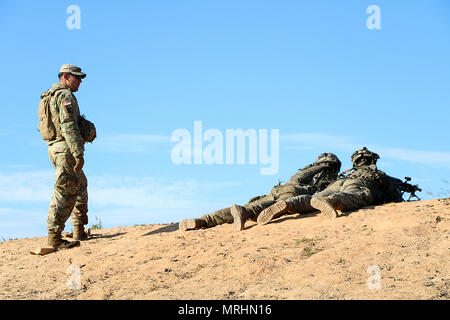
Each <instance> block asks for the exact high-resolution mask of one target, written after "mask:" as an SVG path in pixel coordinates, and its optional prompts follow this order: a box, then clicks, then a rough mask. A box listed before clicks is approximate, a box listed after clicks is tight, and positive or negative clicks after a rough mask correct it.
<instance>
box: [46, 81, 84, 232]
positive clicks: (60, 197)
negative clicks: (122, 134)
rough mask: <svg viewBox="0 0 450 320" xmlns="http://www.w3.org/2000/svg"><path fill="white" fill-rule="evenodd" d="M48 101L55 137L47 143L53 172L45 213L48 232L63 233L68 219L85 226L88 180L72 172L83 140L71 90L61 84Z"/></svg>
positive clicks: (74, 223) (73, 223)
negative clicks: (53, 178) (54, 172)
mask: <svg viewBox="0 0 450 320" xmlns="http://www.w3.org/2000/svg"><path fill="white" fill-rule="evenodd" d="M53 88H54V89H58V91H57V92H56V93H55V95H54V97H53V98H52V100H51V104H50V108H51V111H52V118H53V117H58V118H57V119H53V122H54V123H59V126H57V127H58V128H57V136H56V138H55V139H54V140H52V141H49V142H48V143H47V144H48V155H49V158H50V161H51V163H52V165H53V166H54V167H55V169H56V176H55V185H54V190H53V196H52V199H51V202H50V208H49V212H48V220H47V230H48V231H49V232H62V231H63V230H64V224H65V222H66V221H67V219H68V218H69V217H70V216H72V225H74V226H77V225H85V224H87V223H88V216H87V212H88V206H87V204H88V193H87V179H86V176H85V175H84V172H83V171H82V170H81V171H80V172H78V173H77V172H75V170H74V166H75V158H76V157H77V156H79V155H83V153H84V141H83V138H82V136H81V133H80V130H79V126H78V124H79V122H80V118H81V117H80V110H79V107H78V102H77V99H76V98H75V96H74V94H73V93H72V92H71V90H70V89H69V88H67V87H65V86H64V85H62V84H59V83H57V84H54V85H53Z"/></svg>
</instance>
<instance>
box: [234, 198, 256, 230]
mask: <svg viewBox="0 0 450 320" xmlns="http://www.w3.org/2000/svg"><path fill="white" fill-rule="evenodd" d="M231 215H232V216H233V219H234V221H233V224H234V228H235V229H236V230H237V231H242V230H244V229H245V222H246V221H247V220H249V219H251V218H252V217H253V214H252V213H251V212H249V211H248V210H247V209H246V208H245V207H243V206H239V205H237V204H233V206H232V207H231Z"/></svg>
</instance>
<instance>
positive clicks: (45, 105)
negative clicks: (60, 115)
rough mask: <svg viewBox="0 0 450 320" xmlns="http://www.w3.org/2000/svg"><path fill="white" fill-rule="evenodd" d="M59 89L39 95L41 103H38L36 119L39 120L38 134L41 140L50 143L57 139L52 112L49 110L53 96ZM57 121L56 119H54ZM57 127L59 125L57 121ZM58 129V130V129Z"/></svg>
mask: <svg viewBox="0 0 450 320" xmlns="http://www.w3.org/2000/svg"><path fill="white" fill-rule="evenodd" d="M58 90H61V89H59V88H58V89H54V88H52V89H49V90H47V91H45V92H44V93H43V94H41V102H39V108H38V118H39V129H38V130H39V132H40V133H41V137H42V140H45V141H52V140H54V139H56V137H57V129H56V126H55V124H54V123H53V119H52V118H53V117H52V112H51V108H50V104H51V99H52V97H53V96H54V95H55V92H56V91H58ZM55 120H57V117H55ZM57 122H58V125H59V121H57ZM58 129H59V128H58Z"/></svg>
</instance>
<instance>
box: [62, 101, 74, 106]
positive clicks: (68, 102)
mask: <svg viewBox="0 0 450 320" xmlns="http://www.w3.org/2000/svg"><path fill="white" fill-rule="evenodd" d="M69 104H72V101H70V100H66V101H64V102H63V103H62V105H63V106H68V105H69Z"/></svg>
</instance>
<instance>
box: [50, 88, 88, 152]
mask: <svg viewBox="0 0 450 320" xmlns="http://www.w3.org/2000/svg"><path fill="white" fill-rule="evenodd" d="M53 88H57V89H61V90H58V91H57V92H56V93H55V95H54V97H53V98H52V100H51V102H50V109H51V112H52V117H58V119H54V121H53V123H55V124H56V123H59V126H58V125H56V127H57V128H56V131H57V136H56V138H55V139H54V140H52V141H49V142H48V146H51V145H53V144H55V143H57V142H61V141H65V142H66V143H67V146H68V148H69V149H70V152H71V153H72V155H73V156H74V157H77V156H79V155H83V153H84V142H83V138H82V137H81V133H80V129H79V127H78V123H79V122H80V109H79V107H78V101H77V98H76V97H75V95H74V94H73V93H72V91H71V90H70V89H69V88H67V87H66V86H64V85H62V84H59V83H55V84H53Z"/></svg>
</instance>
